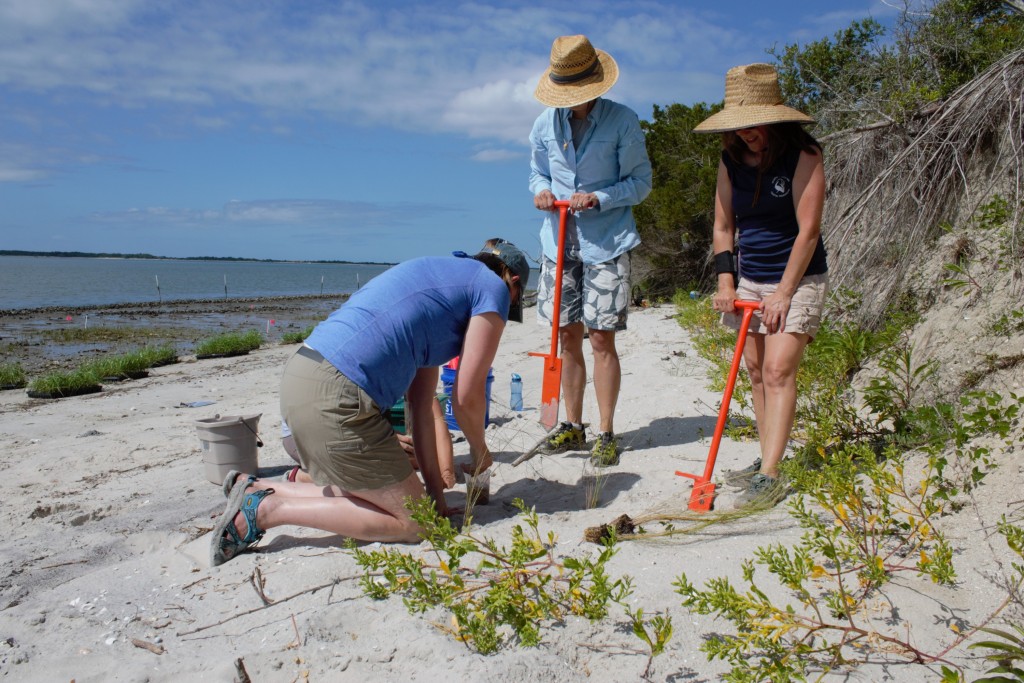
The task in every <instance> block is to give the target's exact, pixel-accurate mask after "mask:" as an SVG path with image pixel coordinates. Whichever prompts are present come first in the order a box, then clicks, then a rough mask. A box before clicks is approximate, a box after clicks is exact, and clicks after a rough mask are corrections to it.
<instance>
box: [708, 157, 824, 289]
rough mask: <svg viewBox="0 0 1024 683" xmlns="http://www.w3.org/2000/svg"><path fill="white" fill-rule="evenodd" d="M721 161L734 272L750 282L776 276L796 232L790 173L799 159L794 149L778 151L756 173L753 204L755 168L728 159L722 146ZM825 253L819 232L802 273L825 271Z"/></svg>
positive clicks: (773, 279)
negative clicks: (728, 193) (735, 246)
mask: <svg viewBox="0 0 1024 683" xmlns="http://www.w3.org/2000/svg"><path fill="white" fill-rule="evenodd" d="M722 161H723V162H724V163H725V169H726V171H728V173H729V180H730V182H731V183H732V210H733V214H734V215H735V219H736V230H737V231H738V232H739V263H740V277H745V278H747V279H749V280H753V281H754V282H779V281H781V280H782V274H783V273H784V272H785V270H786V264H787V263H788V262H789V254H790V252H792V251H793V243H794V242H796V236H797V233H799V232H800V225H799V224H798V223H797V220H796V208H795V207H794V206H793V175H794V174H795V173H796V167H797V164H798V163H799V161H800V150H794V151H790V152H789V153H788V154H785V155H783V156H782V157H781V158H780V159H779V160H778V161H776V162H775V165H774V166H772V167H771V168H769V169H768V170H766V171H765V172H764V173H763V174H761V190H760V193H759V194H758V196H757V203H756V204H755V203H754V195H755V191H756V188H757V169H756V168H754V167H751V166H747V165H746V164H744V163H738V162H736V161H733V160H732V157H730V156H729V155H728V154H727V153H726V152H724V151H723V152H722ZM825 256H826V255H825V243H824V241H823V240H822V239H821V236H820V235H819V236H818V244H817V246H816V247H815V249H814V255H813V256H812V257H811V261H810V263H809V264H807V270H806V271H804V275H820V274H821V273H825V272H828V264H827V263H826V260H825Z"/></svg>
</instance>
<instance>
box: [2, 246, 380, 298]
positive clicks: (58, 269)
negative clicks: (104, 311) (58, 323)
mask: <svg viewBox="0 0 1024 683" xmlns="http://www.w3.org/2000/svg"><path fill="white" fill-rule="evenodd" d="M387 269H388V266H381V265H364V264H341V263H258V262H251V261H173V260H163V259H160V260H157V259H100V258H59V257H52V256H0V309H3V310H12V309H22V308H42V307H46V306H94V305H100V306H102V305H108V304H116V303H139V302H148V301H152V302H156V301H177V300H182V299H215V298H222V297H224V296H225V294H224V290H225V279H226V281H227V296H228V297H231V298H238V297H267V296H285V295H290V296H297V295H298V296H301V295H310V294H320V293H321V283H322V288H323V289H322V291H323V292H324V293H331V294H346V293H352V292H354V291H355V290H356V289H357V288H358V287H359V286H360V285H363V284H366V283H367V282H368V281H369V280H370V279H371V278H373V277H374V276H376V275H379V274H380V273H383V272H384V271H385V270H387ZM158 281H159V286H160V289H159V291H158V290H157V283H158Z"/></svg>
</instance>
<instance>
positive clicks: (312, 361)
mask: <svg viewBox="0 0 1024 683" xmlns="http://www.w3.org/2000/svg"><path fill="white" fill-rule="evenodd" d="M529 272H530V270H529V265H528V263H527V260H526V257H525V256H524V254H523V253H522V252H521V251H520V250H519V249H518V248H517V247H516V246H515V245H514V244H511V243H509V242H502V243H501V244H498V245H495V246H493V247H491V248H488V249H486V250H485V251H482V252H480V253H478V254H476V255H475V256H467V255H466V254H463V253H461V252H458V253H457V254H456V255H455V256H450V257H424V258H417V259H413V260H411V261H406V262H404V263H401V264H399V265H397V266H395V267H393V268H391V269H389V270H387V271H385V272H384V273H382V274H380V275H378V276H377V277H375V278H373V279H372V280H371V281H370V282H369V283H367V284H366V285H364V286H363V287H362V288H361V289H359V291H357V292H356V293H355V294H353V295H352V297H351V298H350V299H349V300H348V301H347V302H345V304H344V305H343V306H342V307H341V308H339V309H338V310H337V311H335V312H334V313H332V314H331V315H330V317H328V318H327V320H325V321H323V322H321V323H320V324H319V325H317V327H316V328H315V329H314V330H313V332H312V333H311V334H310V336H309V337H308V338H307V339H306V342H305V344H304V345H303V346H302V347H301V348H300V349H299V350H298V351H296V352H295V354H294V355H293V356H292V357H291V358H290V359H289V361H288V363H287V365H286V366H285V369H284V377H283V378H282V380H281V416H282V418H283V419H284V420H285V421H286V422H287V423H288V426H289V427H290V428H291V431H292V436H293V437H294V439H295V443H296V445H297V447H298V451H299V453H300V454H301V459H302V466H303V469H305V470H306V471H307V472H308V474H309V476H310V478H311V479H312V481H313V483H302V482H289V481H284V482H279V481H269V480H261V479H257V478H255V477H253V476H251V475H246V474H239V475H237V476H235V477H234V481H233V482H225V488H230V494H229V502H228V505H227V507H226V509H225V512H224V514H223V515H221V518H220V519H219V520H218V523H217V525H216V527H215V528H214V532H213V540H212V544H211V564H212V565H214V566H217V565H220V564H223V563H224V562H227V561H228V560H230V559H232V558H233V557H235V556H237V555H238V554H239V553H240V552H242V551H243V550H245V549H246V548H248V547H249V546H250V545H252V544H253V543H255V542H256V541H258V540H259V539H260V538H261V537H262V536H263V533H264V531H265V530H267V529H271V528H273V527H277V526H282V525H286V524H291V525H296V526H305V527H312V528H316V529H322V530H324V531H329V532H331V533H335V534H339V535H341V536H345V537H349V538H354V539H358V540H363V541H385V542H415V541H416V540H417V539H418V537H419V533H420V531H421V529H420V527H419V525H418V524H417V523H416V522H415V521H414V520H413V519H412V517H411V514H410V511H409V510H408V509H407V508H406V505H405V503H406V500H407V499H408V498H413V499H418V498H421V497H422V496H423V495H425V493H429V494H430V496H431V497H433V499H434V502H435V504H436V506H437V510H438V512H439V513H440V514H442V515H450V514H454V513H456V512H458V510H454V509H452V508H449V507H448V505H447V503H446V502H445V498H444V483H443V481H442V478H441V473H440V469H439V466H438V457H437V447H436V443H437V442H436V434H435V429H436V426H435V420H434V419H433V415H432V412H433V404H434V403H435V402H436V400H435V394H436V388H437V379H438V367H439V366H440V365H442V364H444V363H445V362H447V361H448V360H450V359H451V358H453V357H455V356H459V357H460V362H459V368H458V374H457V375H456V379H455V389H454V392H453V394H454V395H453V397H452V408H453V411H454V414H455V418H456V419H457V420H458V423H459V425H460V426H461V428H462V432H463V435H464V436H465V438H466V441H467V442H468V443H469V448H470V456H471V458H472V472H473V473H474V474H479V473H482V472H484V471H486V470H487V469H488V468H489V467H490V466H491V464H492V461H491V454H490V452H489V451H488V448H487V443H486V441H485V438H484V427H485V425H484V415H485V410H486V407H487V406H486V400H487V399H486V381H487V374H488V372H489V371H490V368H491V364H492V361H493V360H494V355H495V353H496V352H497V349H498V343H499V341H500V340H501V335H502V332H503V331H504V329H505V323H506V322H507V321H508V320H514V321H516V322H522V295H523V288H524V287H525V286H526V283H527V281H528V279H529ZM403 395H404V396H405V400H406V403H407V405H408V406H409V410H410V412H411V415H412V425H413V441H414V443H415V444H416V450H417V461H418V462H419V464H420V467H421V470H422V475H423V480H424V482H425V483H426V490H424V485H423V484H422V483H420V479H419V477H418V476H417V475H416V473H415V472H414V471H413V468H412V466H411V464H410V462H409V457H408V456H407V455H406V453H405V451H404V450H403V449H402V447H401V445H400V444H399V442H398V440H397V439H396V438H395V434H394V431H393V429H392V427H391V424H390V422H389V420H388V418H387V415H386V413H385V411H386V410H387V409H388V408H389V407H390V406H392V405H394V404H395V402H396V401H397V400H398V399H399V398H400V397H401V396H403Z"/></svg>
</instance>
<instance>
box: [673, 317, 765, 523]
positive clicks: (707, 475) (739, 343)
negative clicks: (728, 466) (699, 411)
mask: <svg viewBox="0 0 1024 683" xmlns="http://www.w3.org/2000/svg"><path fill="white" fill-rule="evenodd" d="M734 304H735V306H736V308H739V309H741V310H742V311H743V320H742V322H740V331H739V334H738V335H737V337H736V351H735V352H734V353H733V356H732V365H731V366H730V367H729V377H728V379H727V380H726V382H725V391H724V392H723V394H722V405H721V407H720V408H719V409H718V422H717V423H716V424H715V435H714V436H713V437H712V439H711V448H710V450H709V451H708V458H707V462H706V463H705V465H704V474H703V475H699V476H698V475H696V474H688V473H686V472H678V471H677V472H676V474H677V475H679V476H680V477H688V478H690V479H693V491H692V492H691V494H690V505H689V508H690V509H691V510H697V511H703V512H706V511H708V510H710V509H711V505H712V503H713V502H714V499H715V484H714V482H712V481H711V474H712V473H713V472H714V471H715V460H716V459H717V458H718V446H719V444H721V442H722V434H723V433H724V432H725V423H726V422H727V421H728V419H729V403H730V402H731V401H732V390H733V388H734V387H735V386H736V376H737V375H739V371H740V359H742V358H743V347H744V345H745V344H746V343H747V328H748V327H750V319H751V318H752V317H753V315H754V311H756V310H757V309H759V308H760V307H761V302H760V301H741V300H736V301H735V302H734Z"/></svg>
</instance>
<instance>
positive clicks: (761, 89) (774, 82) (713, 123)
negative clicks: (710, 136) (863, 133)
mask: <svg viewBox="0 0 1024 683" xmlns="http://www.w3.org/2000/svg"><path fill="white" fill-rule="evenodd" d="M787 121H795V122H797V123H814V119H812V118H811V117H810V116H808V115H807V114H804V113H803V112H801V111H797V110H796V109H793V108H792V107H787V106H786V105H784V104H783V103H782V89H781V88H780V87H779V74H778V73H777V72H776V71H775V67H773V66H772V65H771V64H745V65H743V66H734V67H733V68H731V69H729V71H728V73H726V74H725V108H724V109H722V111H720V112H718V113H717V114H713V115H711V116H709V117H708V118H706V119H704V121H702V122H701V124H700V125H699V126H697V127H696V128H694V129H693V130H694V132H695V133H724V132H726V131H731V130H740V129H742V128H753V127H754V126H766V125H770V124H772V123H784V122H787Z"/></svg>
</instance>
